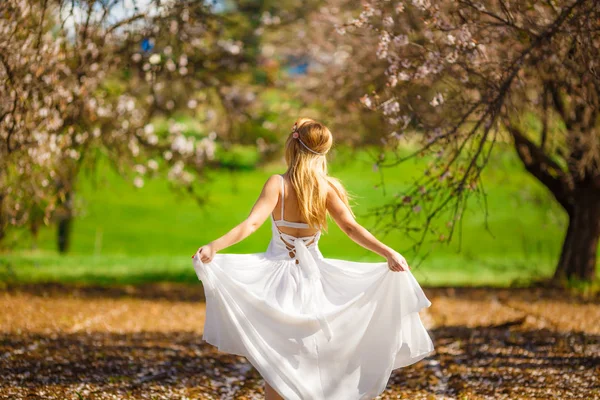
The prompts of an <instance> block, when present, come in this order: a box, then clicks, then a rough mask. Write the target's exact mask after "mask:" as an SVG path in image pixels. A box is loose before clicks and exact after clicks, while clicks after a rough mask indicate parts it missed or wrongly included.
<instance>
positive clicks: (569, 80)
mask: <svg viewBox="0 0 600 400" xmlns="http://www.w3.org/2000/svg"><path fill="white" fill-rule="evenodd" d="M599 18H600V3H598V2H596V1H591V0H573V1H559V2H537V1H520V0H519V1H508V0H502V1H492V0H490V1H483V2H474V1H470V0H464V1H457V2H454V1H442V2H432V1H429V0H414V1H411V2H409V1H399V2H389V1H380V0H373V1H368V2H365V5H364V10H363V11H362V13H361V14H360V15H359V16H358V17H356V18H354V19H351V20H350V21H349V22H347V23H346V24H341V25H340V26H339V28H338V30H339V31H340V32H341V33H342V34H347V35H349V36H354V37H355V42H356V40H357V39H356V37H360V38H362V37H363V36H364V35H367V36H370V37H373V36H374V37H376V38H377V40H378V43H377V45H376V46H374V47H372V48H371V59H372V61H371V63H370V64H369V66H370V65H374V66H375V67H374V68H377V67H380V66H382V65H383V66H385V73H384V76H385V79H383V80H373V79H372V78H371V77H369V76H367V77H366V79H367V80H368V81H369V82H372V83H373V84H374V85H375V88H374V89H375V90H374V93H366V94H365V95H364V96H362V98H361V101H362V103H363V104H364V105H365V107H366V108H368V109H371V110H375V111H377V114H378V115H381V116H382V117H383V118H385V120H386V121H387V123H388V125H389V127H390V128H389V129H390V131H391V132H390V133H389V136H388V137H387V138H386V140H385V142H386V144H387V145H388V146H389V147H391V148H394V147H397V145H398V144H401V143H403V142H404V140H410V141H414V140H416V141H417V142H418V143H419V144H420V147H419V149H418V150H417V151H415V152H414V153H413V154H411V155H410V156H408V157H405V156H401V155H400V154H396V155H395V156H392V157H389V155H387V154H386V153H384V152H382V153H381V154H380V158H379V159H378V160H377V165H378V167H380V168H385V167H393V166H396V165H398V164H399V163H401V162H403V161H405V160H406V159H408V158H411V157H420V156H423V155H424V154H428V155H434V156H435V158H436V160H434V161H432V162H431V163H430V164H429V165H428V168H426V169H425V170H424V171H423V172H424V173H423V176H422V177H421V178H419V179H417V180H415V184H414V185H413V187H412V188H411V189H410V190H407V191H406V193H405V194H404V196H402V197H401V198H399V199H398V200H397V201H395V202H391V203H389V204H388V205H386V206H385V207H383V208H382V209H381V210H380V212H381V213H382V214H388V213H391V214H393V215H395V216H397V218H396V219H395V220H394V221H393V222H392V223H391V224H390V228H391V229H397V228H400V229H406V230H408V231H418V232H421V234H422V238H423V239H425V237H426V236H425V235H426V233H427V232H428V231H430V230H431V227H432V221H433V219H434V218H437V217H439V216H443V217H444V218H447V221H448V226H447V229H446V230H445V232H438V233H439V234H440V237H441V238H442V239H443V240H448V241H449V240H451V238H452V236H453V234H454V232H455V230H456V229H457V228H458V229H460V221H461V216H462V215H463V214H464V212H465V207H466V204H467V198H468V197H469V196H470V195H472V194H481V195H484V193H485V190H484V188H483V186H482V182H481V171H482V169H483V168H484V167H485V165H486V164H487V162H488V160H489V157H490V154H491V152H492V149H493V148H494V147H495V146H494V144H495V143H497V142H498V141H508V142H511V143H513V144H514V148H515V151H516V152H517V154H518V155H519V158H520V159H521V161H522V163H523V164H524V166H525V168H526V169H527V171H528V172H530V173H531V174H532V175H533V176H535V177H536V178H537V179H538V180H540V182H542V183H543V184H544V185H545V186H546V187H547V188H548V190H549V191H550V192H551V193H552V194H553V195H554V197H555V198H556V200H557V201H558V202H559V203H560V204H561V205H562V206H563V207H564V209H565V211H566V212H567V214H568V215H569V217H570V221H571V222H570V226H569V230H568V231H567V237H566V239H565V243H564V246H563V253H562V256H561V260H560V261H559V266H558V268H557V277H559V278H560V277H562V276H565V275H566V276H577V277H579V278H580V279H593V277H594V273H595V272H594V271H595V264H596V250H597V246H598V240H599V239H600V206H599V205H598V204H600V130H599V129H598V126H599V124H600V123H599V117H598V116H599V112H600V102H599V101H600V95H599V93H600V78H599V76H598V74H597V60H598V59H600V54H599V53H600V35H598V19H599ZM374 68H373V69H372V70H375V69H374ZM348 74H350V75H351V76H353V77H356V78H359V79H360V78H362V76H361V73H360V71H358V72H357V71H356V70H354V69H349V70H348ZM528 121H535V123H534V124H528V123H527V122H528ZM415 212H423V213H425V214H426V215H427V218H426V220H425V223H424V224H423V223H422V221H421V220H418V219H415V218H413V214H414V213H415ZM448 213H449V214H450V215H447V214H448Z"/></svg>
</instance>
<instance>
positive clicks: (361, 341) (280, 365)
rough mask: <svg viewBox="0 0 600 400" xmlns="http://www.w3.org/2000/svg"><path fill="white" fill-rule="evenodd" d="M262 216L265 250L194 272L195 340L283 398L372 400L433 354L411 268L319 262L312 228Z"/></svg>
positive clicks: (220, 258) (218, 258) (197, 263)
mask: <svg viewBox="0 0 600 400" xmlns="http://www.w3.org/2000/svg"><path fill="white" fill-rule="evenodd" d="M281 182H282V189H281V219H279V220H277V221H276V220H274V218H273V216H272V215H271V225H272V231H273V236H272V238H271V242H270V243H269V247H268V248H267V251H266V252H265V253H258V254H216V255H215V257H214V258H213V260H212V261H211V262H210V263H203V262H202V261H201V260H200V259H199V258H198V254H196V255H195V256H194V258H193V264H194V270H195V271H196V274H197V275H198V278H199V279H200V280H201V281H202V283H203V285H204V290H205V294H206V321H205V324H204V333H203V339H204V340H205V341H206V342H208V343H210V344H212V345H214V346H217V348H218V349H219V350H221V351H223V352H227V353H232V354H238V355H241V356H244V357H246V358H247V359H248V361H249V362H250V363H251V364H252V365H253V366H254V367H255V368H256V369H257V370H258V372H259V373H260V374H261V375H262V377H263V378H264V380H265V381H266V382H267V383H269V385H271V386H272V387H273V388H274V389H275V390H276V391H277V392H278V393H279V394H281V395H282V396H283V397H284V398H285V399H287V400H300V399H302V400H320V399H323V400H325V399H327V400H353V399H372V398H373V397H376V396H377V395H379V394H380V393H381V392H383V391H384V390H385V387H386V385H387V381H388V379H389V377H390V374H391V372H392V370H393V369H396V368H400V367H405V366H407V365H410V364H413V363H415V362H417V361H419V360H421V359H423V358H425V357H426V356H427V355H429V354H430V353H431V352H432V351H433V343H432V341H431V338H430V337H429V335H428V333H427V331H426V329H425V328H424V326H423V324H422V322H421V319H420V318H419V314H418V312H419V311H420V310H422V309H423V308H425V307H429V306H430V305H431V303H430V301H429V300H428V299H427V297H426V296H425V294H424V293H423V290H422V289H421V287H420V286H419V284H418V283H417V281H416V280H415V278H414V277H413V275H412V273H411V272H410V271H403V272H392V271H390V270H389V269H388V265H387V263H385V262H379V263H361V262H352V261H344V260H335V259H329V258H324V257H323V255H322V254H321V252H320V251H319V247H318V242H319V237H320V233H321V232H320V231H319V232H317V233H316V234H315V235H313V236H308V237H299V238H296V237H294V236H291V235H288V234H285V233H283V232H281V231H280V230H279V226H287V227H295V228H307V227H308V225H307V224H303V223H297V222H288V221H285V220H284V218H283V214H284V209H283V197H284V196H283V195H284V185H283V177H282V181H281Z"/></svg>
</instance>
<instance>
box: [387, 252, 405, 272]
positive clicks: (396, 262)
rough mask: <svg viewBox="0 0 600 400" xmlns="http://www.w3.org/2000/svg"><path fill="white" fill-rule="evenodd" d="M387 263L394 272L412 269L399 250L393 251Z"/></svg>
mask: <svg viewBox="0 0 600 400" xmlns="http://www.w3.org/2000/svg"><path fill="white" fill-rule="evenodd" d="M387 263H388V268H389V269H390V270H392V271H394V272H400V271H408V270H409V269H410V267H409V266H408V263H407V262H406V259H405V258H404V257H403V256H402V255H401V254H400V253H397V252H393V253H391V254H390V255H389V256H387Z"/></svg>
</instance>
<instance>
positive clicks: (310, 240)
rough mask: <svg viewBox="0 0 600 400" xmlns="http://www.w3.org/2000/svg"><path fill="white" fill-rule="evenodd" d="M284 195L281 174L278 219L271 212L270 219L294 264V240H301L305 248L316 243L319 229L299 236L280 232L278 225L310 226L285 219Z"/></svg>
mask: <svg viewBox="0 0 600 400" xmlns="http://www.w3.org/2000/svg"><path fill="white" fill-rule="evenodd" d="M284 195H285V182H284V179H283V176H281V212H280V219H278V220H276V219H275V218H274V217H273V214H271V219H272V220H273V224H274V225H275V227H276V228H277V234H278V235H279V239H280V240H281V242H283V244H284V245H285V248H286V249H287V251H288V255H289V256H290V258H291V259H295V260H296V264H298V259H297V258H296V242H297V241H298V240H301V241H302V242H303V243H304V245H305V246H306V247H307V248H308V247H311V246H314V245H315V244H316V243H317V241H318V240H319V237H320V235H321V230H318V231H317V232H315V233H314V234H312V235H309V236H300V237H297V236H293V235H290V234H288V233H285V232H282V231H281V229H279V227H281V226H283V227H287V228H298V229H310V228H311V227H310V225H308V224H307V223H305V222H290V221H286V220H285V218H284V215H283V214H284Z"/></svg>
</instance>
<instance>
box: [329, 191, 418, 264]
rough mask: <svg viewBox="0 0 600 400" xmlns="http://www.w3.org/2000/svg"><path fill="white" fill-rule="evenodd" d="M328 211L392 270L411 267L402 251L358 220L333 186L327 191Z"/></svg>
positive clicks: (343, 227) (346, 232)
mask: <svg viewBox="0 0 600 400" xmlns="http://www.w3.org/2000/svg"><path fill="white" fill-rule="evenodd" d="M327 211H329V214H330V215H331V217H332V218H333V220H334V221H335V223H336V224H337V225H338V226H339V227H340V229H341V230H342V231H343V232H344V233H345V234H346V235H348V237H349V238H350V239H352V240H353V241H354V242H356V243H357V244H359V245H361V246H362V247H364V248H365V249H367V250H371V251H372V252H374V253H376V254H379V255H380V256H382V257H384V258H385V259H387V262H388V266H389V268H390V269H391V270H392V271H405V270H408V269H410V267H409V266H408V263H407V262H406V260H405V259H404V257H403V256H402V255H401V254H400V253H398V252H397V251H394V250H393V249H392V248H390V247H388V246H386V245H385V244H383V243H382V242H380V241H379V240H377V238H376V237H375V236H373V234H372V233H371V232H369V231H368V230H367V229H365V228H364V227H363V226H362V225H360V224H359V223H358V222H356V220H355V219H354V216H353V215H352V213H351V212H350V210H349V209H348V207H347V206H346V204H345V203H344V202H343V201H342V199H341V198H340V196H339V195H338V194H337V192H336V191H335V190H334V188H333V187H331V186H330V188H329V192H328V193H327Z"/></svg>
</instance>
